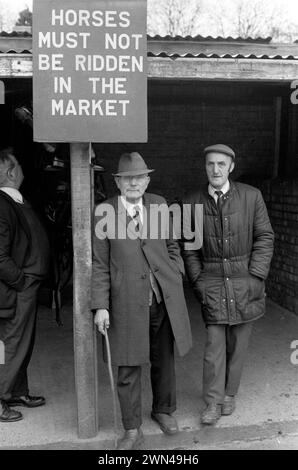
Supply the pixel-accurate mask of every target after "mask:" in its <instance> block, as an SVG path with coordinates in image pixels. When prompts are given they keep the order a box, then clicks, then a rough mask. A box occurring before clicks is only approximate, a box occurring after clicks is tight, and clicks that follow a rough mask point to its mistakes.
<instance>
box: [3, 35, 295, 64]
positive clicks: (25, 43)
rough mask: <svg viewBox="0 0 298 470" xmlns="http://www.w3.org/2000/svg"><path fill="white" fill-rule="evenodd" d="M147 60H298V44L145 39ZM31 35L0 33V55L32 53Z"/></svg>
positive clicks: (249, 39) (197, 39)
mask: <svg viewBox="0 0 298 470" xmlns="http://www.w3.org/2000/svg"><path fill="white" fill-rule="evenodd" d="M147 48H148V57H170V58H173V59H175V58H178V57H183V58H195V57H196V58H208V59H209V58H221V59H231V58H232V59H241V58H242V59H279V60H298V43H297V41H296V42H295V43H288V44H285V43H273V42H271V38H270V37H267V38H257V39H253V38H247V39H244V38H240V37H238V38H232V37H227V38H223V37H221V36H218V37H216V38H213V37H211V36H207V37H203V36H195V37H192V36H187V37H182V36H176V37H172V36H147ZM31 52H32V36H31V34H30V33H17V32H13V33H6V32H1V33H0V53H2V54H8V53H17V54H21V53H31Z"/></svg>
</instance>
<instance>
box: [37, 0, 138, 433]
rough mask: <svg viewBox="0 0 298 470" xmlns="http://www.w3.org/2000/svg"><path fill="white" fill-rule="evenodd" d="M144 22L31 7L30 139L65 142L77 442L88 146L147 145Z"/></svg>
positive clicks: (51, 4) (131, 14)
mask: <svg viewBox="0 0 298 470" xmlns="http://www.w3.org/2000/svg"><path fill="white" fill-rule="evenodd" d="M146 16H147V6H146V0H122V1H120V2H119V0H109V1H108V2H107V1H105V0H90V1H86V0H38V1H36V2H35V3H34V8H33V115H34V120H33V124H34V125H33V135H34V140H35V141H38V142H71V146H70V149H71V151H70V159H71V197H72V228H73V247H74V360H75V379H76V394H77V407H78V434H79V437H82V438H88V437H93V436H95V435H96V434H97V430H98V423H97V420H98V419H97V417H98V406H97V366H96V363H97V353H96V334H95V328H94V323H93V314H92V313H91V311H90V305H91V299H90V284H91V264H92V257H91V180H90V162H89V151H88V145H89V142H123V143H124V142H146V141H147V37H146ZM82 142H86V143H82Z"/></svg>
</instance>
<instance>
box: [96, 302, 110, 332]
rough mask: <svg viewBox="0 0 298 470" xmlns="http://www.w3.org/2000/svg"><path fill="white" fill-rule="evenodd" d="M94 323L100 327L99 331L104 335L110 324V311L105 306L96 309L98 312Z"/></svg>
mask: <svg viewBox="0 0 298 470" xmlns="http://www.w3.org/2000/svg"><path fill="white" fill-rule="evenodd" d="M94 323H95V325H96V326H97V328H98V331H99V332H100V333H101V334H102V335H104V334H105V330H106V329H108V328H109V326H110V315H109V312H108V311H107V310H106V309H105V308H99V309H98V310H96V314H95V317H94Z"/></svg>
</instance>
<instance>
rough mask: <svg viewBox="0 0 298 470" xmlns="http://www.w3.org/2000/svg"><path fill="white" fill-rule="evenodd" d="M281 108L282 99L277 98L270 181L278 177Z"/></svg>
mask: <svg viewBox="0 0 298 470" xmlns="http://www.w3.org/2000/svg"><path fill="white" fill-rule="evenodd" d="M281 107H282V98H281V96H277V97H276V99H275V143H274V160H273V169H272V179H274V178H277V176H278V167H279V154H280V131H281V127H280V126H281Z"/></svg>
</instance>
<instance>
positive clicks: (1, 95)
mask: <svg viewBox="0 0 298 470" xmlns="http://www.w3.org/2000/svg"><path fill="white" fill-rule="evenodd" d="M0 104H5V85H4V82H2V80H0Z"/></svg>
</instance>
